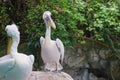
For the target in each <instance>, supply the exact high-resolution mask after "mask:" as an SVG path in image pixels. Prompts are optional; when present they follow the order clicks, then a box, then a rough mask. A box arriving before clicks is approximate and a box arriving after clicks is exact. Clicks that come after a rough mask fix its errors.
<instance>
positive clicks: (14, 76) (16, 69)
mask: <svg viewBox="0 0 120 80" xmlns="http://www.w3.org/2000/svg"><path fill="white" fill-rule="evenodd" d="M5 31H6V32H7V35H8V37H9V38H10V40H11V42H12V43H11V44H10V45H9V46H8V47H11V48H10V49H9V48H8V55H6V56H4V57H1V58H0V80H27V78H28V76H29V75H30V73H31V71H32V66H33V63H34V56H33V55H30V56H27V55H25V54H22V53H18V52H17V47H18V44H19V41H20V33H19V31H18V28H17V26H16V25H15V24H12V25H7V26H6V28H5ZM9 50H10V51H9Z"/></svg>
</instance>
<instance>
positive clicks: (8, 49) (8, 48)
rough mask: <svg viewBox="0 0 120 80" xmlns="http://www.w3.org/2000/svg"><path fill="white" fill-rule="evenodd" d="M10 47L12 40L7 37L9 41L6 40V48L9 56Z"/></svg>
mask: <svg viewBox="0 0 120 80" xmlns="http://www.w3.org/2000/svg"><path fill="white" fill-rule="evenodd" d="M11 45H12V38H10V37H9V39H8V46H7V54H10V48H11Z"/></svg>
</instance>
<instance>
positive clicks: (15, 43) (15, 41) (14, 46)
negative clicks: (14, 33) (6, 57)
mask: <svg viewBox="0 0 120 80" xmlns="http://www.w3.org/2000/svg"><path fill="white" fill-rule="evenodd" d="M12 40H13V41H12V45H11V49H10V53H11V54H12V55H14V54H16V53H17V51H18V50H17V47H18V44H19V41H20V38H19V37H18V38H12Z"/></svg>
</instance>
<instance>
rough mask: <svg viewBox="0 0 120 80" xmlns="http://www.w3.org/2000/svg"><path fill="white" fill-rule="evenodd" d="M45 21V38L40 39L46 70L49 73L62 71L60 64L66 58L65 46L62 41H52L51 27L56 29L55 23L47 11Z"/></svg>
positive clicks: (44, 14)
mask: <svg viewBox="0 0 120 80" xmlns="http://www.w3.org/2000/svg"><path fill="white" fill-rule="evenodd" d="M43 20H44V21H45V24H46V34H45V38H43V37H41V38H40V44H41V57H42V60H43V62H44V64H45V67H44V68H45V70H48V71H57V72H58V71H61V70H62V69H63V67H62V65H61V64H60V62H63V58H64V46H63V43H62V41H61V40H60V39H58V38H57V39H56V40H55V41H54V40H51V27H52V28H53V29H56V26H55V23H54V22H53V20H52V19H51V12H49V11H46V12H44V13H43Z"/></svg>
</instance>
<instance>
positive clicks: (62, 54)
mask: <svg viewBox="0 0 120 80" xmlns="http://www.w3.org/2000/svg"><path fill="white" fill-rule="evenodd" d="M56 45H57V48H58V50H59V52H60V54H61V57H60V60H61V62H63V59H64V45H63V43H62V41H61V40H60V39H58V38H57V39H56Z"/></svg>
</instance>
